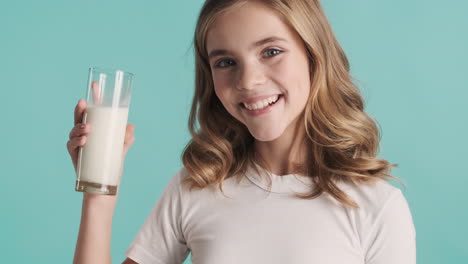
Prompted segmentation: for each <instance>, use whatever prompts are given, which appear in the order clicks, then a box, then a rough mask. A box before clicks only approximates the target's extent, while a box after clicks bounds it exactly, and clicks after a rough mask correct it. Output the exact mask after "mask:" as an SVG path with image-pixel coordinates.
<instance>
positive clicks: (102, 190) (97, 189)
mask: <svg viewBox="0 0 468 264" xmlns="http://www.w3.org/2000/svg"><path fill="white" fill-rule="evenodd" d="M75 191H77V192H87V193H95V194H105V195H115V194H116V193H117V186H113V185H104V184H100V183H94V182H86V181H78V180H77V181H76V186H75Z"/></svg>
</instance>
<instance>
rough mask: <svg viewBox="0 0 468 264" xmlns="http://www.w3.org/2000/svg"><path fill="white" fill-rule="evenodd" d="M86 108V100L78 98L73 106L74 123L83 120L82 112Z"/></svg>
mask: <svg viewBox="0 0 468 264" xmlns="http://www.w3.org/2000/svg"><path fill="white" fill-rule="evenodd" d="M85 108H86V101H85V100H83V99H80V100H79V101H78V103H77V104H76V107H75V122H74V125H75V126H76V125H77V124H79V123H81V122H82V121H83V112H84V110H85Z"/></svg>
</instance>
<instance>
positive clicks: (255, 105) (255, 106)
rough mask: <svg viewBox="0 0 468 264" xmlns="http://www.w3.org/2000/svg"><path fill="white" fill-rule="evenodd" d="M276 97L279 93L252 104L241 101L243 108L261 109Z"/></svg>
mask: <svg viewBox="0 0 468 264" xmlns="http://www.w3.org/2000/svg"><path fill="white" fill-rule="evenodd" d="M278 97H279V94H277V95H274V96H272V97H269V98H267V99H263V100H261V101H258V102H256V103H253V104H250V105H249V104H246V103H243V104H244V106H245V108H247V109H249V110H257V109H263V108H265V107H267V106H268V105H269V104H271V103H273V102H275V101H276V100H278Z"/></svg>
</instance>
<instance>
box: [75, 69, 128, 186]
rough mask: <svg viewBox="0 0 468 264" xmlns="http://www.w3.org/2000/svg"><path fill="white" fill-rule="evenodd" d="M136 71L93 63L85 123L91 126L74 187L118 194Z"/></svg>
mask: <svg viewBox="0 0 468 264" xmlns="http://www.w3.org/2000/svg"><path fill="white" fill-rule="evenodd" d="M132 79H133V74H132V73H129V72H126V71H123V70H119V69H112V68H101V67H91V68H90V69H89V75H88V87H87V93H86V101H87V105H86V109H85V112H84V115H83V123H85V124H88V125H89V127H90V129H89V133H88V135H87V137H86V144H85V145H84V146H83V147H81V148H80V150H79V154H78V164H77V172H76V173H77V179H76V186H75V190H76V191H78V192H89V193H95V194H105V195H115V194H116V193H117V187H118V185H119V184H120V179H121V176H122V163H123V162H122V158H123V157H122V155H123V146H124V139H125V131H126V126H127V119H128V109H129V107H130V95H131V88H132Z"/></svg>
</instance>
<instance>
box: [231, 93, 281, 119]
mask: <svg viewBox="0 0 468 264" xmlns="http://www.w3.org/2000/svg"><path fill="white" fill-rule="evenodd" d="M283 100H284V96H283V95H282V94H281V95H280V97H279V98H278V101H276V103H275V104H273V105H269V106H267V107H265V108H263V109H260V110H258V109H257V110H249V109H247V108H246V107H245V106H244V105H243V104H241V106H240V107H241V109H242V111H244V112H246V113H247V114H248V115H250V116H259V115H263V114H266V113H269V112H271V111H272V110H273V109H274V108H275V107H277V106H278V105H279V104H282V103H283Z"/></svg>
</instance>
